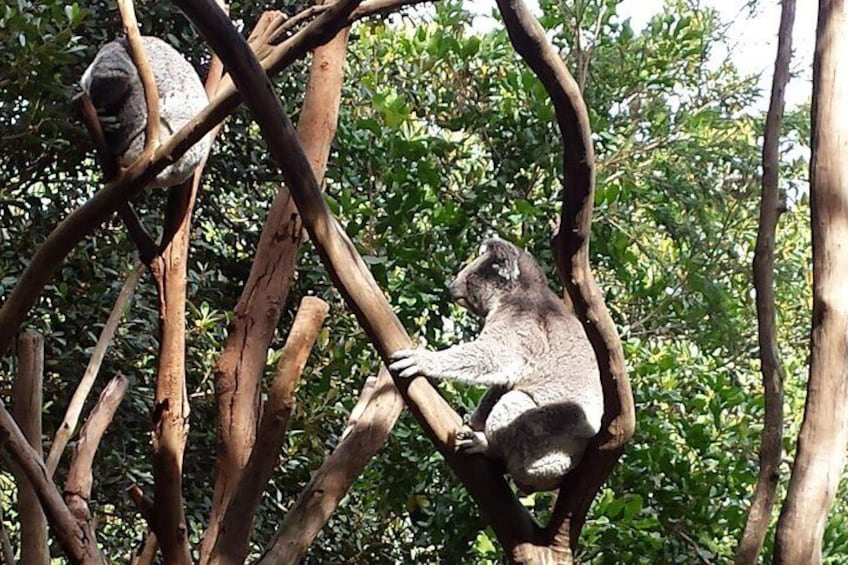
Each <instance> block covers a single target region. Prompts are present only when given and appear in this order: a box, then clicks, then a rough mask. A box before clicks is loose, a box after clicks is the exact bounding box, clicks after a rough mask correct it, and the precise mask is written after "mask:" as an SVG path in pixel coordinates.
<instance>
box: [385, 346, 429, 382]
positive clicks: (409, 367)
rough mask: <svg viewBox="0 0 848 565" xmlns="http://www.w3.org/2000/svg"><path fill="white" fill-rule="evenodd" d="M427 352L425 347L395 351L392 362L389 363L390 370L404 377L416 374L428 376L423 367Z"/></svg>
mask: <svg viewBox="0 0 848 565" xmlns="http://www.w3.org/2000/svg"><path fill="white" fill-rule="evenodd" d="M425 353H427V352H426V350H423V349H400V350H398V351H395V352H394V353H393V354H392V356H391V359H392V363H391V364H390V365H389V370H390V371H392V372H393V373H395V374H396V375H397V376H399V377H402V378H404V379H408V378H411V377H414V376H416V375H422V376H426V375H425V373H424V368H423V367H422V362H423V357H424V354H425Z"/></svg>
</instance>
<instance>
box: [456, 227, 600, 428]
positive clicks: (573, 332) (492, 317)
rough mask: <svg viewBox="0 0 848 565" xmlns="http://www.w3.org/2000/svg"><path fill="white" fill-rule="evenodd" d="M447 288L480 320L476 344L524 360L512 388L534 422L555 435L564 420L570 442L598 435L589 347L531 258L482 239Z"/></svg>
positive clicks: (595, 374) (596, 376) (596, 374)
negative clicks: (524, 399) (529, 405)
mask: <svg viewBox="0 0 848 565" xmlns="http://www.w3.org/2000/svg"><path fill="white" fill-rule="evenodd" d="M450 290H451V294H452V295H453V296H454V298H455V299H456V300H457V301H458V302H459V303H460V304H461V305H464V306H466V307H467V308H469V310H471V311H472V312H474V313H476V314H478V315H480V316H482V317H483V318H484V323H483V329H482V331H481V333H480V335H479V336H478V338H477V341H481V340H483V341H485V342H489V343H493V344H497V348H498V349H500V350H501V351H503V352H504V356H505V357H506V358H508V357H517V358H520V359H522V360H523V363H521V365H522V366H523V370H522V372H521V374H519V375H515V378H514V381H513V383H512V385H511V389H512V390H515V391H520V392H523V393H525V394H526V395H527V396H528V397H529V398H530V399H532V401H533V403H534V405H535V406H536V407H538V408H539V410H538V411H536V412H535V413H534V415H533V417H534V418H537V420H536V422H535V424H538V425H540V426H542V427H544V428H545V429H548V430H557V429H558V426H560V423H561V422H563V421H567V422H568V424H567V428H568V429H567V430H564V432H563V435H564V437H565V436H567V437H568V438H586V439H588V438H591V437H592V436H594V435H595V434H596V433H597V432H598V431H599V430H600V426H601V418H602V416H603V410H604V406H603V390H602V387H601V381H600V371H599V369H598V362H597V358H596V356H595V352H594V349H593V348H592V345H591V343H590V342H589V339H588V337H587V336H586V332H585V330H584V329H583V325H582V324H581V323H580V321H579V320H578V319H577V317H576V316H575V315H574V314H573V313H572V312H571V311H570V310H569V309H568V308H567V307H566V306H565V303H564V302H563V300H562V299H561V298H560V297H559V296H557V295H556V294H555V293H554V292H553V291H552V290H551V289H550V287H549V286H548V281H547V277H546V276H545V273H544V271H543V270H542V268H541V267H540V266H539V264H538V263H537V262H536V260H535V259H534V258H533V257H532V256H531V255H530V254H529V253H527V252H526V251H524V250H522V249H520V248H518V247H516V246H515V245H513V244H511V243H509V242H506V241H503V240H500V239H490V240H487V241H485V242H484V243H483V245H482V246H481V254H480V256H479V257H478V258H477V259H475V260H474V261H472V262H471V263H470V264H469V265H468V266H467V267H465V268H464V269H462V271H460V273H459V274H458V275H457V277H456V280H455V281H454V282H453V283H451V285H450ZM495 424H496V426H497V423H495ZM499 427H500V428H501V429H503V428H505V427H506V422H503V423H501V425H500V426H499ZM554 435H556V433H554ZM509 441H510V442H511V441H512V440H509Z"/></svg>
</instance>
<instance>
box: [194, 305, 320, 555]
mask: <svg viewBox="0 0 848 565" xmlns="http://www.w3.org/2000/svg"><path fill="white" fill-rule="evenodd" d="M329 308H330V307H329V305H328V304H327V303H326V302H324V301H323V300H321V299H320V298H315V297H311V296H307V297H306V298H304V299H303V300H302V301H301V303H300V308H299V309H298V311H297V316H296V317H295V319H294V322H292V327H291V331H290V332H289V337H288V339H287V340H286V345H285V347H284V348H283V353H282V356H281V357H280V361H279V363H278V365H277V372H276V375H275V376H274V380H273V381H272V382H271V386H270V387H269V389H268V400H267V402H265V405H264V407H263V410H262V420H261V421H260V423H259V431H258V433H257V434H256V443H255V445H254V446H253V450H252V451H251V453H250V459H249V460H248V461H247V465H245V468H244V471H243V472H242V473H241V476H240V477H239V484H238V486H237V487H236V489H235V494H234V496H233V499H232V501H231V502H230V504H229V506H228V507H227V510H226V512H225V514H224V518H223V521H222V524H221V528H220V530H219V533H218V539H217V540H216V541H215V546H214V547H213V549H212V554H211V556H210V559H209V560H210V562H211V563H221V564H233V565H235V564H240V563H244V560H245V558H246V557H247V552H248V542H249V541H250V534H251V532H252V530H253V515H254V513H255V512H256V508H257V507H258V506H259V502H260V500H261V499H262V492H263V490H264V489H265V485H266V484H267V483H268V480H269V479H270V478H271V475H272V474H273V472H274V468H275V467H276V466H277V463H278V461H279V454H280V451H281V450H282V448H283V444H284V443H285V439H286V430H287V429H288V422H289V416H291V412H292V408H294V389H295V387H296V386H297V383H298V382H300V376H301V374H302V373H303V368H304V367H305V366H306V360H307V359H308V357H309V352H310V351H312V346H313V345H314V344H315V340H316V339H317V337H318V332H319V331H320V330H321V324H322V323H323V322H324V318H325V317H326V316H327V311H328V310H329Z"/></svg>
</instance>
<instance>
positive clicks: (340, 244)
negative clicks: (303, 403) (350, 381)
mask: <svg viewBox="0 0 848 565" xmlns="http://www.w3.org/2000/svg"><path fill="white" fill-rule="evenodd" d="M176 3H177V5H179V6H180V7H181V8H182V9H183V11H184V12H185V13H186V15H187V16H188V17H189V19H190V20H191V21H192V22H193V23H194V24H195V25H197V27H198V28H199V29H200V32H201V33H202V34H203V35H204V37H206V39H207V41H208V42H209V43H210V44H211V45H212V47H213V49H214V50H215V51H216V53H217V54H218V55H219V56H220V57H221V59H222V60H223V61H224V64H225V66H226V67H227V69H229V71H230V73H231V74H232V76H233V77H234V79H235V80H236V82H237V83H238V84H239V90H240V91H241V92H243V93H244V96H245V102H246V104H247V105H248V107H249V108H250V110H251V112H252V114H253V116H254V119H255V120H256V121H257V123H258V124H259V127H260V129H261V131H262V134H263V136H264V137H265V140H266V142H267V144H268V146H269V150H270V152H271V155H272V157H273V158H274V160H275V161H276V162H277V164H278V165H279V166H280V167H281V168H282V169H283V174H284V175H285V177H286V182H287V184H288V186H289V189H290V191H291V194H292V196H293V197H294V199H295V202H296V204H297V207H298V209H299V210H300V212H301V214H302V216H303V223H304V226H305V227H306V229H307V230H308V232H309V235H310V237H311V239H312V241H313V242H314V243H315V246H316V248H317V250H318V252H319V254H320V255H321V258H322V260H323V261H324V264H325V265H326V266H327V269H328V271H329V272H330V275H331V277H332V279H333V281H334V283H335V284H336V287H337V288H338V289H339V290H340V292H341V293H342V295H343V296H344V297H345V300H346V301H347V303H348V305H349V306H350V307H351V309H352V310H353V312H354V313H355V314H356V316H357V318H358V319H359V322H360V324H362V326H363V328H364V329H365V331H366V332H367V333H368V335H369V337H370V338H371V340H372V341H373V342H374V344H375V345H376V346H377V348H378V350H379V352H380V355H381V356H382V357H383V359H384V361H385V360H388V359H389V356H390V354H391V353H392V352H394V351H396V350H398V349H402V348H406V347H410V346H411V345H412V342H411V340H410V338H409V336H408V335H407V334H406V332H405V331H404V329H403V327H402V325H401V324H400V321H399V320H398V319H397V317H396V316H395V315H394V312H393V311H392V310H391V307H390V306H389V304H388V302H387V301H386V299H385V296H384V294H383V292H382V290H381V289H380V287H379V286H378V285H377V283H376V282H375V281H374V278H373V276H371V273H370V272H369V271H368V268H367V267H366V265H365V263H364V262H363V261H362V258H361V257H360V256H359V254H358V253H357V251H356V249H355V247H354V246H353V244H352V243H351V241H350V240H349V239H348V237H347V235H346V234H345V232H344V230H343V229H342V228H341V226H339V224H338V222H337V221H336V220H335V219H334V218H333V217H332V215H331V214H330V212H329V210H328V208H327V205H326V203H325V202H324V200H323V198H322V196H321V192H320V189H319V186H318V183H317V181H316V179H315V175H314V174H313V172H312V168H311V166H310V165H309V161H308V160H307V158H306V155H305V154H304V152H303V148H302V147H301V146H300V143H299V142H298V140H297V135H296V132H295V130H294V127H293V126H292V124H291V121H290V120H289V118H288V116H287V115H286V114H285V111H284V110H283V108H282V106H281V104H280V101H279V99H278V98H277V97H276V95H275V94H274V89H273V86H272V85H271V84H270V81H269V80H268V78H267V76H266V75H265V73H264V72H263V71H262V68H261V66H260V65H259V63H258V61H256V59H255V57H254V56H253V53H252V52H251V51H250V49H249V47H248V46H247V44H246V43H245V41H244V39H243V38H242V37H241V36H240V35H239V34H238V32H237V31H236V30H235V29H234V28H233V26H232V22H230V21H229V19H227V18H226V17H225V16H224V14H223V13H222V12H221V11H220V10H218V9H217V8H216V7H215V6H214V4H212V3H211V2H210V1H209V0H177V1H176ZM356 3H357V2H356V0H343V2H341V3H339V4H335V5H334V6H333V9H338V10H343V11H347V12H346V13H349V12H350V10H352V8H354V7H355V6H356ZM333 9H331V10H329V11H327V12H325V14H323V15H322V16H320V17H319V18H318V19H319V20H320V19H321V17H323V16H326V15H327V14H330V13H331V12H332V11H333ZM316 21H318V20H316ZM396 384H397V386H398V389H399V390H400V392H401V394H403V395H404V399H405V400H406V402H407V404H408V405H409V406H410V409H411V411H412V412H413V414H414V415H415V416H416V418H418V420H419V422H421V424H422V426H423V427H424V429H425V431H426V432H427V433H428V435H429V436H430V438H431V439H432V440H433V441H434V443H435V444H436V447H437V448H438V449H439V450H440V451H441V452H442V454H443V455H444V456H445V459H446V460H447V462H448V464H449V465H450V466H451V467H452V468H453V469H454V471H455V472H456V473H457V475H458V476H459V477H460V479H461V480H462V482H463V483H464V484H465V485H466V487H467V488H468V490H469V492H470V493H471V495H472V496H473V497H474V498H475V500H476V501H477V503H478V505H479V506H480V509H481V512H482V513H483V515H484V517H485V518H486V519H487V520H488V521H489V522H490V523H491V524H492V527H493V529H494V530H495V533H496V534H497V536H498V538H499V539H500V540H501V543H502V544H503V545H504V547H506V548H507V550H508V551H510V552H512V550H513V549H514V548H516V547H518V546H520V545H522V544H526V543H533V542H535V541H536V540H537V538H538V535H539V531H538V528H537V527H536V525H535V523H534V522H533V520H532V518H531V517H530V515H529V513H528V512H527V509H526V508H524V507H523V506H522V505H521V503H520V502H519V501H518V499H517V498H516V497H515V495H514V494H513V493H512V491H511V490H510V488H509V486H508V485H507V483H506V482H505V481H504V478H503V476H502V475H501V474H500V473H499V472H498V470H497V469H496V468H495V466H494V465H493V464H492V463H491V462H490V461H486V460H485V459H484V458H483V457H479V456H477V457H469V456H464V457H463V456H456V455H455V454H454V453H453V451H452V449H451V447H450V439H451V437H452V436H453V434H454V433H455V432H456V430H458V429H459V427H460V425H461V421H460V418H459V416H458V415H457V414H456V413H455V412H454V411H453V410H452V409H451V407H450V406H449V405H448V404H447V402H446V401H445V400H444V399H443V398H442V397H441V396H439V394H438V393H437V392H436V391H435V389H433V387H432V386H431V385H430V384H429V383H428V382H427V380H426V379H423V378H416V379H413V380H412V381H411V382H409V381H407V380H405V379H401V380H400V381H396Z"/></svg>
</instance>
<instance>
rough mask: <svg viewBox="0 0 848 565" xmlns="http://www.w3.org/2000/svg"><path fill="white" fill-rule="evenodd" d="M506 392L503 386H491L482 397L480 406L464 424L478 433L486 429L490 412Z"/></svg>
mask: <svg viewBox="0 0 848 565" xmlns="http://www.w3.org/2000/svg"><path fill="white" fill-rule="evenodd" d="M507 390H508V389H507V388H506V387H505V386H493V387H492V388H490V389H489V390H487V391H486V394H484V395H483V398H481V399H480V404H479V405H477V408H476V409H475V410H474V413H473V414H471V417H470V418H468V420H467V421H466V422H465V423H466V424H467V425H468V427H470V428H471V429H472V430H475V431H478V432H480V431H483V429H484V428H485V427H486V419H487V418H488V417H489V414H490V413H491V412H492V408H494V406H495V404H497V402H498V400H500V399H501V397H502V396H503V395H504V394H506V393H507Z"/></svg>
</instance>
